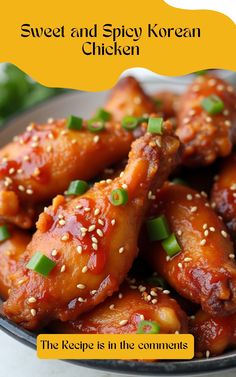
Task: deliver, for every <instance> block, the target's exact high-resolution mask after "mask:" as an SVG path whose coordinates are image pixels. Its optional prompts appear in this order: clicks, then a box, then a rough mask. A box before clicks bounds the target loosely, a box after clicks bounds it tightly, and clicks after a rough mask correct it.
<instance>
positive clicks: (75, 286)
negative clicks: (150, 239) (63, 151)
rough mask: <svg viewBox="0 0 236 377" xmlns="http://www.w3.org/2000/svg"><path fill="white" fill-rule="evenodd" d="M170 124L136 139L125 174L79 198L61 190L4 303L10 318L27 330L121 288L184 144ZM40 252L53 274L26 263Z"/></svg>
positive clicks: (73, 312)
mask: <svg viewBox="0 0 236 377" xmlns="http://www.w3.org/2000/svg"><path fill="white" fill-rule="evenodd" d="M165 127H166V129H165V130H164V131H163V134H162V135H152V134H150V133H147V134H146V135H145V136H143V137H141V138H140V139H138V140H136V141H135V142H134V143H133V144H132V149H131V152H130V154H129V161H128V164H127V166H126V169H125V171H124V172H123V174H121V176H120V177H118V178H116V179H114V180H113V181H112V180H109V181H108V182H107V181H103V182H100V183H96V184H95V185H94V187H93V188H91V189H90V190H89V191H87V192H86V193H85V194H83V195H81V196H77V197H74V199H69V200H67V199H66V198H64V197H63V196H60V195H59V196H57V197H56V198H55V199H54V200H53V204H52V206H51V207H49V208H48V209H47V210H46V211H45V212H44V213H43V214H41V215H40V218H39V221H38V223H37V232H36V233H35V234H34V236H33V239H32V242H31V243H30V244H29V246H28V248H27V250H26V253H25V255H24V258H23V260H22V262H21V265H19V267H18V271H17V272H16V274H15V276H14V288H13V289H12V290H11V294H10V297H9V299H8V301H7V302H6V303H5V305H4V311H5V314H6V315H7V316H8V318H11V319H12V320H13V321H14V322H17V323H20V324H21V325H22V326H24V327H25V328H27V329H38V328H40V327H43V326H44V325H45V324H47V323H48V322H50V321H52V320H55V319H60V320H61V321H68V320H75V319H76V318H77V317H78V315H80V314H82V313H83V312H86V311H88V310H91V309H92V308H93V307H95V306H96V305H97V304H99V303H100V302H102V301H104V299H105V298H106V297H107V296H110V295H112V294H113V292H115V291H117V290H118V288H119V286H120V284H121V282H122V281H123V279H124V277H125V276H126V274H127V273H128V271H129V270H130V267H131V265H132V263H133V261H134V258H135V257H136V255H137V238H138V233H139V230H140V226H141V224H142V221H143V218H144V216H145V213H146V210H147V207H148V204H149V199H148V193H149V191H150V190H152V189H155V187H160V186H161V185H162V184H163V182H164V180H165V179H166V177H167V176H168V174H169V173H170V171H171V169H172V167H173V165H174V164H175V161H176V157H177V155H178V153H177V152H178V148H179V141H178V139H177V138H176V137H174V136H173V135H172V130H171V129H170V124H169V123H167V122H166V124H165ZM114 190H118V191H115V192H114ZM111 198H113V199H111ZM120 200H121V202H119V201H120ZM114 203H115V204H119V203H120V204H122V203H123V204H122V205H114ZM36 251H40V252H41V253H43V254H44V255H46V256H47V257H48V258H50V259H52V260H53V261H55V263H56V266H55V267H54V269H53V270H52V271H51V273H50V274H49V275H48V276H47V277H43V276H41V275H40V274H38V273H36V272H34V271H32V270H29V269H27V267H26V266H27V263H28V262H29V260H30V259H31V257H32V256H34V255H35V253H36ZM23 278H24V279H25V280H26V281H25V282H24V283H23V284H21V285H20V284H19V281H21V280H22V279H23ZM31 297H33V298H34V299H33V301H34V303H33V304H32V303H30V302H29V299H30V298H31Z"/></svg>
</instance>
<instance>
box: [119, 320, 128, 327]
mask: <svg viewBox="0 0 236 377" xmlns="http://www.w3.org/2000/svg"><path fill="white" fill-rule="evenodd" d="M127 323H128V320H127V319H123V320H122V321H120V322H119V325H120V326H125V325H126V324H127Z"/></svg>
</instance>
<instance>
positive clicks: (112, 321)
mask: <svg viewBox="0 0 236 377" xmlns="http://www.w3.org/2000/svg"><path fill="white" fill-rule="evenodd" d="M150 297H151V299H150V300H149V298H150ZM144 320H145V321H152V322H156V323H157V324H158V325H159V326H160V333H162V334H174V333H176V332H178V333H187V330H188V320H187V316H186V314H185V313H184V312H183V310H182V309H181V308H180V306H179V305H178V303H177V302H176V300H174V299H173V298H171V297H169V295H168V294H164V293H163V292H162V291H160V288H159V287H158V288H156V287H150V286H147V285H145V284H138V285H136V283H130V284H129V285H128V284H127V283H124V284H122V286H121V287H120V290H119V292H118V293H115V294H114V295H113V296H112V297H109V298H107V299H106V300H105V301H104V302H103V303H101V304H100V305H98V306H97V307H96V308H94V309H93V310H92V311H91V312H89V313H86V314H83V315H82V316H81V317H80V318H79V319H78V320H76V321H70V322H63V323H62V322H59V321H58V322H56V323H54V324H52V326H50V328H51V329H53V331H55V332H57V333H64V334H130V333H136V332H137V330H138V326H139V323H140V322H141V321H144Z"/></svg>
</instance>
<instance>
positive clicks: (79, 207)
mask: <svg viewBox="0 0 236 377" xmlns="http://www.w3.org/2000/svg"><path fill="white" fill-rule="evenodd" d="M82 207H83V205H82V204H80V203H79V204H77V206H76V207H75V208H76V209H81V208H82Z"/></svg>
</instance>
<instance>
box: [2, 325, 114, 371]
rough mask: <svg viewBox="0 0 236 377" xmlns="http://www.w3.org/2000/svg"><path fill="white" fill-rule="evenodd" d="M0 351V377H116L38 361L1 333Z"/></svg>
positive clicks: (65, 364) (27, 349) (69, 365)
mask: <svg viewBox="0 0 236 377" xmlns="http://www.w3.org/2000/svg"><path fill="white" fill-rule="evenodd" d="M0 350H1V351H0V376H1V377H80V376H83V377H94V376H96V377H110V376H113V377H116V375H115V374H112V375H111V374H108V373H105V372H99V371H96V370H93V369H88V368H82V367H78V366H76V365H72V364H69V363H66V362H63V361H57V360H40V359H38V358H37V356H36V352H35V351H34V350H32V349H31V348H28V347H27V346H25V345H23V344H21V343H19V342H17V341H16V340H14V339H12V338H10V337H9V336H8V335H6V334H4V333H3V332H0ZM117 377H118V376H117Z"/></svg>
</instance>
